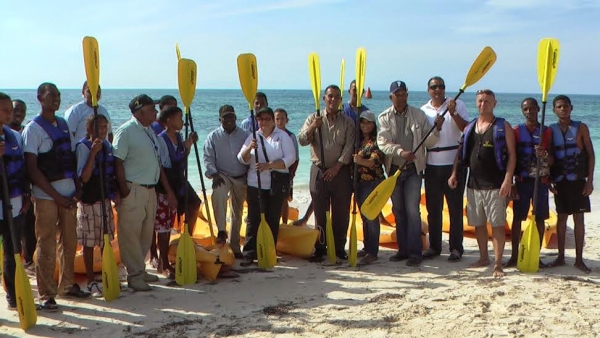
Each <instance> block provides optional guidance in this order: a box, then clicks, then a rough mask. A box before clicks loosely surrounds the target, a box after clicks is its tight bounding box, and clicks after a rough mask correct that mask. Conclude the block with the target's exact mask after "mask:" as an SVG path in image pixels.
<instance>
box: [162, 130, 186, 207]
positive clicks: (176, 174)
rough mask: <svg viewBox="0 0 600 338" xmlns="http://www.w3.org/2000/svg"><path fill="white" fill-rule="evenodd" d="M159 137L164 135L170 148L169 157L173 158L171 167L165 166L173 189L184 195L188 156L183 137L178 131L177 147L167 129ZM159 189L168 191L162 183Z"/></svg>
mask: <svg viewBox="0 0 600 338" xmlns="http://www.w3.org/2000/svg"><path fill="white" fill-rule="evenodd" d="M158 137H162V138H163V140H165V144H166V145H167V150H169V158H170V159H171V168H163V170H164V171H165V175H167V179H168V181H169V185H170V186H171V189H173V191H174V192H175V194H176V195H177V196H180V197H183V195H184V194H185V189H186V188H187V181H186V179H185V168H186V164H187V156H186V154H185V153H186V150H185V146H184V144H183V138H182V137H181V134H180V133H177V148H175V147H174V146H173V142H171V139H170V138H169V135H167V131H166V130H164V131H163V132H161V133H160V134H158ZM157 190H158V192H160V193H163V194H164V193H166V191H165V190H164V188H163V186H162V184H159V185H158V186H157Z"/></svg>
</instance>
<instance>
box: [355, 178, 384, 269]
mask: <svg viewBox="0 0 600 338" xmlns="http://www.w3.org/2000/svg"><path fill="white" fill-rule="evenodd" d="M379 183H381V180H375V181H361V182H358V187H357V189H356V202H357V203H358V207H359V208H360V207H361V206H362V204H363V203H364V202H365V200H366V199H367V197H369V194H370V193H371V192H372V191H373V190H374V189H375V188H376V187H377V186H378V185H379ZM359 212H360V211H359ZM360 217H361V218H362V223H363V245H364V248H363V250H364V251H365V252H366V253H368V254H370V255H373V256H375V257H377V254H378V253H379V233H380V226H379V217H376V218H375V219H374V220H372V221H370V220H368V219H367V218H366V217H365V216H364V215H363V214H362V213H361V214H360Z"/></svg>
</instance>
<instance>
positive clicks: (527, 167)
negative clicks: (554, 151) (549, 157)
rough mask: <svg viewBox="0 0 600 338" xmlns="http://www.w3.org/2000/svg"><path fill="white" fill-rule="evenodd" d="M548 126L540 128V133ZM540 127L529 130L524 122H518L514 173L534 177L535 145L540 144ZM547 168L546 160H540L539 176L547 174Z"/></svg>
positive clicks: (523, 176) (535, 164)
mask: <svg viewBox="0 0 600 338" xmlns="http://www.w3.org/2000/svg"><path fill="white" fill-rule="evenodd" d="M546 129H548V127H546V126H544V127H543V128H542V135H543V133H545V132H546ZM540 144H541V140H540V128H539V126H538V127H535V130H534V131H533V132H530V131H529V129H528V128H527V125H525V123H521V124H519V143H518V144H517V166H516V168H515V175H516V176H519V177H522V178H526V177H535V175H536V167H537V157H536V156H535V146H537V145H540ZM549 174H550V173H549V168H548V163H547V162H546V161H541V162H540V177H546V176H548V175H549Z"/></svg>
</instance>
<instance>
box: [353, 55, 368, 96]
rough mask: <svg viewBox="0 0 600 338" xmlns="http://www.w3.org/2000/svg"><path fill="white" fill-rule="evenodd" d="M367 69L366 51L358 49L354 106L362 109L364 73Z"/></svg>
mask: <svg viewBox="0 0 600 338" xmlns="http://www.w3.org/2000/svg"><path fill="white" fill-rule="evenodd" d="M366 68H367V50H366V49H364V48H363V47H360V48H359V49H357V50H356V106H357V107H362V103H361V102H362V95H363V90H364V88H365V72H366V70H367V69H366Z"/></svg>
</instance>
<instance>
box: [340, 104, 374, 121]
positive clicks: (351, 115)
mask: <svg viewBox="0 0 600 338" xmlns="http://www.w3.org/2000/svg"><path fill="white" fill-rule="evenodd" d="M365 110H369V108H367V106H365V105H364V104H363V105H361V106H360V112H361V113H362V112H364V111H365ZM342 111H343V112H344V115H346V116H348V117H349V118H351V119H352V121H354V123H356V113H355V112H354V110H352V107H350V103H348V102H346V103H344V104H342Z"/></svg>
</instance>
